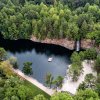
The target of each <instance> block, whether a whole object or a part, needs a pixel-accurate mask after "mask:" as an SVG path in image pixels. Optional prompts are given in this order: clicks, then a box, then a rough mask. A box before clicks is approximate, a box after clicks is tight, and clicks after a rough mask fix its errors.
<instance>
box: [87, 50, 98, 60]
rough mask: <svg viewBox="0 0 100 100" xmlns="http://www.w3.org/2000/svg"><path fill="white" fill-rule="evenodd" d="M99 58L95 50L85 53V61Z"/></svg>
mask: <svg viewBox="0 0 100 100" xmlns="http://www.w3.org/2000/svg"><path fill="white" fill-rule="evenodd" d="M96 57H97V52H96V49H95V48H91V49H87V50H86V51H85V59H87V60H94V59H95V58H96Z"/></svg>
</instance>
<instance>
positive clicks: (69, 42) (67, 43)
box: [31, 36, 75, 50]
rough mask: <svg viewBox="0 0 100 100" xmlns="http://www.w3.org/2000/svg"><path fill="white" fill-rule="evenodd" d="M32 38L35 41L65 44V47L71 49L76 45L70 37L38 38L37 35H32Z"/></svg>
mask: <svg viewBox="0 0 100 100" xmlns="http://www.w3.org/2000/svg"><path fill="white" fill-rule="evenodd" d="M31 40H32V41H35V42H41V43H47V44H55V45H60V46H63V47H65V48H68V49H70V50H73V49H74V45H75V42H74V41H72V40H68V39H48V38H46V39H44V40H38V39H37V38H36V37H34V36H32V38H31Z"/></svg>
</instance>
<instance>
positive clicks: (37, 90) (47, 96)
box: [24, 80, 50, 99]
mask: <svg viewBox="0 0 100 100" xmlns="http://www.w3.org/2000/svg"><path fill="white" fill-rule="evenodd" d="M24 84H25V85H26V86H27V87H28V88H30V89H31V90H32V92H33V96H36V95H38V94H42V95H44V96H45V97H46V98H47V99H50V96H49V95H48V94H47V93H45V92H44V91H42V90H41V89H39V88H38V87H36V86H35V85H33V84H32V83H30V82H28V81H26V80H25V81H24Z"/></svg>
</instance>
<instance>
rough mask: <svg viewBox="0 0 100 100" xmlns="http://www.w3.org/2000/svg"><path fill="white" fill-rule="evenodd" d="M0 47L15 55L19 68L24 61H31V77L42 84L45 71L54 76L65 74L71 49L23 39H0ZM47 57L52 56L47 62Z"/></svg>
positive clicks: (10, 54)
mask: <svg viewBox="0 0 100 100" xmlns="http://www.w3.org/2000/svg"><path fill="white" fill-rule="evenodd" d="M0 47H3V48H4V49H5V50H6V51H7V53H8V56H9V57H10V56H15V57H17V60H18V65H19V69H20V70H22V68H23V63H24V62H27V61H29V62H32V70H33V75H32V77H34V78H36V79H37V80H38V81H39V82H41V83H43V84H44V80H45V76H46V74H47V73H51V74H52V76H54V78H56V77H57V76H59V75H60V76H65V75H66V70H67V67H68V65H69V64H70V55H71V54H72V51H71V50H68V49H65V48H63V47H61V46H57V45H48V44H41V43H36V42H32V41H30V40H24V39H20V40H4V39H0ZM49 57H52V58H53V60H52V62H48V58H49Z"/></svg>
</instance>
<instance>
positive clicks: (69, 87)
mask: <svg viewBox="0 0 100 100" xmlns="http://www.w3.org/2000/svg"><path fill="white" fill-rule="evenodd" d="M82 64H83V71H84V72H83V74H81V75H80V77H79V79H78V81H77V82H72V81H71V79H70V77H68V78H67V79H66V78H65V79H64V83H63V87H62V89H61V90H62V91H68V92H70V93H72V94H75V93H76V91H77V89H78V86H79V84H80V83H82V81H84V78H85V76H86V74H89V73H92V74H93V75H95V76H96V75H97V73H96V72H94V71H93V69H92V67H91V64H88V63H87V62H86V61H84V62H83V63H82Z"/></svg>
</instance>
